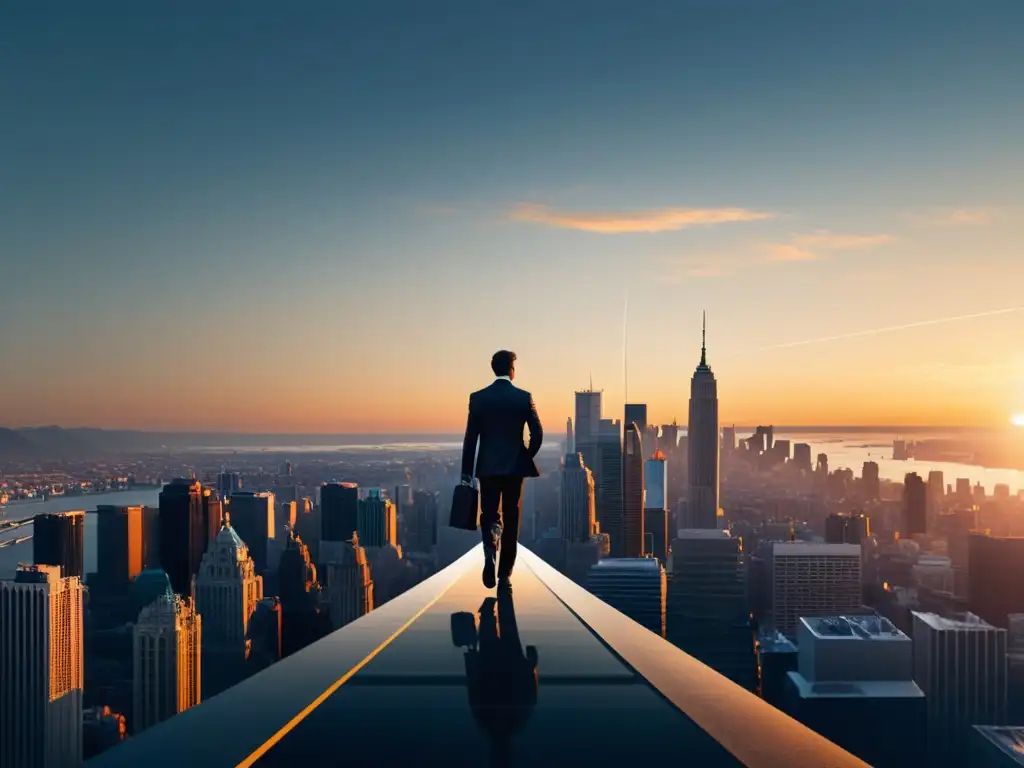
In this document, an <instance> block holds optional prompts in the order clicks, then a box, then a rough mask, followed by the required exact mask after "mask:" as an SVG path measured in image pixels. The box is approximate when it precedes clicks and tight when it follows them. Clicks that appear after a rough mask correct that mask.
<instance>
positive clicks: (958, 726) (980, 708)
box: [912, 611, 1007, 768]
mask: <svg viewBox="0 0 1024 768" xmlns="http://www.w3.org/2000/svg"><path fill="white" fill-rule="evenodd" d="M912 616H913V620H914V681H915V682H916V683H917V684H918V685H919V686H920V687H921V690H922V691H924V694H925V696H926V697H927V701H928V707H927V717H928V736H927V739H928V765H929V766H933V767H934V766H949V768H953V767H954V766H963V765H969V764H970V762H969V760H968V759H967V754H966V748H967V746H968V738H969V736H970V729H971V726H973V725H977V724H985V725H1004V724H1005V723H1006V669H1007V661H1006V630H1005V629H996V628H995V627H992V626H991V625H989V624H988V623H986V622H985V621H983V620H982V619H980V618H979V617H977V616H975V615H974V614H972V613H968V614H967V615H966V616H963V617H962V618H943V617H941V616H938V615H936V614H934V613H918V612H916V611H915V612H913V613H912Z"/></svg>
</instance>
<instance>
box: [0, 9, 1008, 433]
mask: <svg viewBox="0 0 1024 768" xmlns="http://www.w3.org/2000/svg"><path fill="white" fill-rule="evenodd" d="M635 5H636V6H640V7H639V8H635V7H632V6H635ZM1022 21H1024V5H1022V4H1021V3H1019V2H1015V1H1014V0H1005V1H1003V2H998V1H994V2H980V3H961V2H942V1H938V2H937V1H935V0H932V1H930V2H916V1H915V2H899V3H893V2H854V3H821V2H787V3H775V2H768V1H767V0H761V1H754V0H751V1H750V2H733V1H729V0H726V1H720V2H712V1H711V0H707V1H706V2H654V1H652V2H644V3H626V2H615V3H612V2H605V1H603V0H587V1H586V2H583V1H582V0H581V1H579V2H570V1H567V0H563V1H562V2H548V3H539V2H525V3H516V4H508V3H506V4H498V3H490V2H482V1H475V2H470V1H469V0H467V1H466V2H432V3H424V2H402V3H399V2H387V1H386V0H376V1H375V2H368V3H342V2H311V1H309V2H302V3H299V4H293V5H291V6H290V5H288V4H282V3H269V2H245V3H242V2H216V3H210V2H175V3H169V2H168V3H158V2H152V3H137V2H117V3H115V2H98V3H90V4H88V5H87V6H86V5H83V4H80V3H61V4H56V3H46V2H39V3H31V4H23V5H22V6H21V7H18V6H14V7H6V8H5V9H4V10H2V11H0V73H3V74H0V103H2V104H4V105H6V107H5V110H4V112H5V114H4V119H3V121H2V123H0V125H2V128H0V168H2V171H0V174H2V176H0V221H3V222H4V224H3V226H2V227H0V290H2V302H0V323H2V327H3V328H4V329H5V331H4V333H3V335H2V337H0V358H2V359H3V361H4V364H5V368H6V369H7V370H8V371H9V372H10V374H11V375H10V377H9V379H8V383H9V386H5V387H3V388H2V391H0V422H8V423H11V424H22V423H49V422H59V423H68V424H72V423H76V424H95V425H100V426H104V425H111V426H113V425H117V426H140V427H164V428H166V427H181V428H198V427H203V426H209V427H211V428H238V429H246V428H251V429H253V430H258V429H265V428H275V429H282V430H286V429H295V430H305V431H309V430H311V429H313V430H316V429H323V431H339V430H341V431H344V430H347V429H351V430H352V431H363V430H366V429H373V428H374V427H376V426H380V427H381V428H382V429H384V428H389V427H396V428H405V426H406V425H411V426H416V425H420V426H422V427H423V428H424V429H435V428H444V427H449V426H457V423H458V422H459V421H460V420H461V418H462V410H463V409H464V399H465V392H466V391H467V390H468V389H470V388H473V387H475V386H478V385H479V384H481V383H485V381H486V378H487V375H486V374H487V370H486V361H487V359H488V358H489V355H490V352H491V351H493V348H496V347H499V346H513V347H514V348H516V349H517V351H518V352H519V354H520V357H521V360H522V362H521V369H522V378H523V381H524V385H525V386H529V387H530V388H531V389H533V390H534V391H535V392H536V393H537V394H538V399H539V401H541V402H542V404H544V405H546V406H547V409H548V410H549V411H550V412H552V413H553V414H554V413H557V414H558V417H557V418H558V420H559V421H560V420H561V418H562V416H563V414H565V413H568V412H569V410H570V408H569V401H570V399H571V390H572V388H573V387H574V386H581V385H582V384H584V383H585V382H586V380H587V376H588V375H589V374H590V373H591V372H593V373H594V374H595V379H596V380H597V381H598V382H600V383H603V385H604V386H606V388H607V390H608V393H609V396H608V401H609V402H610V403H613V402H614V401H615V399H616V397H617V398H618V401H619V402H621V397H622V395H621V380H622V372H621V368H622V353H621V345H622V339H621V334H622V315H623V311H622V309H623V303H624V301H625V298H626V296H627V295H628V296H629V301H630V324H631V327H632V328H633V329H635V330H633V331H631V334H632V338H631V342H630V348H631V364H630V368H631V374H630V379H631V382H633V391H634V392H637V393H638V395H640V396H643V397H647V398H648V399H650V400H651V403H652V409H653V411H654V413H655V414H658V415H660V416H662V417H664V418H670V417H671V416H672V415H673V414H678V415H682V414H683V413H685V389H686V386H685V384H686V378H687V377H688V376H689V374H690V373H691V372H692V367H693V365H694V364H695V363H696V357H695V356H696V350H697V347H698V346H699V317H700V311H701V309H703V308H704V307H706V308H707V309H708V310H709V312H710V316H711V323H712V325H711V342H712V344H713V347H712V349H713V350H715V351H716V352H719V353H720V354H721V357H722V362H721V365H720V366H719V367H718V368H716V371H718V373H719V376H720V378H722V379H723V383H722V386H723V412H724V416H725V418H729V417H730V416H732V417H734V418H736V419H740V420H744V419H750V420H757V419H761V418H762V417H763V420H769V419H771V418H774V417H775V416H777V417H778V419H779V420H785V421H790V422H791V423H792V421H793V420H796V421H802V422H803V423H813V422H814V421H820V420H822V419H825V420H831V417H830V415H829V414H830V411H829V410H828V408H823V407H816V408H815V409H810V410H808V408H807V407H805V406H806V404H805V403H802V402H800V401H802V400H804V399H805V398H800V397H796V398H794V396H793V381H792V379H791V376H792V373H791V372H792V371H793V370H796V369H799V370H803V371H806V372H807V375H808V376H809V377H810V379H809V382H808V386H809V387H810V388H812V389H820V386H821V385H822V383H823V382H835V381H842V380H848V381H850V382H852V383H851V384H850V385H849V386H850V387H851V388H854V389H851V390H850V393H856V392H860V393H867V392H868V390H865V389H864V387H865V386H868V383H867V382H865V381H862V378H863V371H864V370H865V366H866V365H868V364H869V363H872V362H874V363H875V364H877V361H879V360H883V361H885V365H886V366H888V367H889V368H890V369H893V370H897V373H896V374H894V376H895V379H898V381H899V382H902V383H898V384H896V385H891V386H890V388H889V389H886V390H885V391H886V392H887V393H888V394H890V395H892V401H891V402H892V405H891V407H888V408H881V409H879V408H878V407H876V408H875V409H874V410H872V409H871V408H866V409H865V410H864V411H863V412H862V413H861V414H860V415H859V416H858V415H856V414H853V415H850V414H846V413H845V411H844V412H843V414H840V412H839V411H835V414H834V419H840V418H841V415H842V420H844V421H850V420H857V419H863V420H866V421H869V422H871V421H876V420H878V419H883V418H885V419H888V418H897V417H898V416H899V415H900V414H901V413H904V411H901V410H900V409H901V408H904V409H905V408H907V407H909V406H911V405H914V404H915V403H918V402H919V401H920V397H917V396H916V395H917V394H919V393H920V388H921V387H922V386H923V385H924V384H928V385H929V386H930V387H932V388H933V389H934V387H935V381H936V380H938V379H941V380H942V381H943V382H945V383H944V384H943V385H942V386H941V387H939V389H940V390H941V391H940V392H939V393H938V394H936V396H935V397H936V398H937V399H936V400H935V402H931V401H929V404H928V407H927V408H925V407H924V406H920V408H919V409H918V410H920V412H918V411H913V410H912V411H909V412H906V415H907V420H908V421H912V420H918V421H929V420H930V421H933V422H934V421H939V422H941V421H942V419H941V418H939V416H940V415H941V414H942V413H943V411H944V409H945V410H946V411H948V412H949V413H950V420H952V421H960V420H964V419H976V420H985V419H992V420H999V419H1001V418H1002V417H1003V411H1005V410H1006V408H1010V409H1017V408H1020V409H1024V381H1022V382H1021V386H1018V385H1017V384H1016V383H1014V382H1017V379H1016V378H1013V377H1008V376H1007V374H1006V366H1010V367H1011V369H1012V370H1013V371H1016V370H1017V368H1014V367H1013V366H1018V364H1019V363H1021V362H1022V361H1021V359H1020V349H1019V346H1014V341H1013V340H1014V339H1019V338H1021V336H1020V334H1019V332H1020V331H1021V330H1024V324H1022V316H1021V315H1018V314H1008V315H998V316H994V317H991V318H987V319H986V318H982V319H977V320H969V321H964V323H960V324H948V325H945V324H944V325H939V326H929V327H924V328H921V329H918V330H912V331H905V332H904V331H900V332H893V333H888V334H881V335H879V336H878V337H877V338H873V337H871V338H868V339H867V340H866V341H854V340H851V341H850V342H848V343H843V344H842V345H840V346H838V347H837V346H836V345H834V344H831V343H829V344H823V345H809V346H807V347H798V348H794V349H792V350H787V351H786V352H785V353H784V354H783V353H779V354H778V355H772V356H769V357H767V358H766V357H765V356H764V355H759V356H755V357H756V359H754V357H747V356H746V355H744V354H743V353H744V351H748V350H755V349H759V348H761V347H764V346H769V345H771V344H773V343H775V342H779V341H781V342H788V341H793V340H801V339H810V338H814V337H817V336H830V335H836V334H843V333H847V332H851V331H858V330H863V329H865V328H869V329H870V328H875V327H878V328H883V327H888V326H891V325H899V324H904V323H909V322H914V321H917V320H921V319H928V318H941V317H946V316H958V315H961V314H969V313H975V312H983V311H987V310H992V309H999V308H1006V307H1012V306H1016V305H1017V304H1024V301H1021V300H1020V295H1019V285H1020V279H1021V278H1022V277H1024V267H1022V263H1024V257H1022V255H1021V253H1020V244H1021V235H1022V233H1024V230H1022V227H1021V218H1020V212H1021V208H1020V206H1021V204H1022V200H1021V189H1022V186H1021V184H1020V179H1021V178H1022V177H1024V174H1022V171H1024V99H1021V98H1020V94H1021V93H1024V46H1021V45H1020V41H1019V37H1018V34H1017V33H1018V31H1019V29H1021V22H1022ZM723 212H724V213H723ZM708 222H717V223H708ZM979 338H980V339H982V340H984V343H981V344H979V341H978V340H979ZM908 350H914V352H913V353H910V352H908ZM947 357H948V358H949V360H946V358H947ZM936 360H939V361H941V362H942V364H943V365H946V364H947V363H948V362H949V361H954V362H956V363H957V364H962V365H969V366H974V367H975V368H977V366H984V367H986V370H987V373H986V374H985V375H984V376H982V379H983V380H984V381H986V382H990V385H991V387H992V389H991V390H990V391H989V395H990V397H989V401H990V402H991V401H992V398H995V400H996V401H997V402H998V408H999V413H998V414H996V413H995V411H993V414H992V415H987V412H986V411H984V408H981V409H980V410H979V408H980V406H978V404H977V403H974V404H972V402H971V401H970V399H969V395H970V393H969V392H967V391H966V389H965V387H964V386H962V385H961V384H951V383H949V382H956V381H961V379H958V378H957V375H958V374H952V373H948V372H947V373H943V374H937V373H936V371H935V370H934V365H935V364H936ZM712 364H713V365H714V356H712ZM531 366H532V367H531ZM904 369H905V372H904V373H903V374H899V373H898V371H902V370H904ZM409 370H412V371H416V372H422V373H416V374H413V378H419V377H420V376H422V377H423V378H425V379H427V380H428V383H427V384H425V385H424V386H417V387H416V388H415V390H416V391H415V392H414V393H413V394H411V395H410V393H409V391H408V389H409V386H408V383H407V382H408V379H409V378H410V374H409V373H408V372H407V371H409ZM1016 375H1017V374H1016V373H1014V374H1013V376H1016ZM901 376H902V378H901ZM963 377H964V380H970V381H975V382H976V381H978V375H977V371H976V370H974V369H972V372H971V373H970V374H963ZM1011 379H1012V382H1011ZM69 380H70V381H69ZM72 382H73V383H72ZM755 384H756V385H755ZM892 387H895V389H892ZM616 388H618V389H616ZM644 392H649V394H648V395H644V394H643V393H644ZM837 398H838V399H842V400H844V401H848V398H847V397H846V396H845V395H839V394H837ZM865 399H867V400H872V399H874V398H872V397H870V396H868V395H867V394H865ZM1017 401H1020V402H1019V403H1017ZM617 407H618V406H615V408H617ZM844 407H846V406H844ZM915 407H916V406H915ZM972 408H974V409H975V410H974V411H972V410H971V409H972ZM801 409H802V410H801ZM921 409H923V410H921ZM847 410H848V408H847ZM975 411H977V412H975ZM858 413H859V412H858ZM553 418H554V417H553Z"/></svg>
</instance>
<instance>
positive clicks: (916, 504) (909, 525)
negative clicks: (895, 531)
mask: <svg viewBox="0 0 1024 768" xmlns="http://www.w3.org/2000/svg"><path fill="white" fill-rule="evenodd" d="M903 525H904V530H903V532H902V533H903V535H904V536H906V537H908V538H909V537H910V536H912V535H913V534H915V533H926V532H927V531H928V490H927V488H926V487H925V484H924V480H922V479H921V476H920V475H918V474H917V472H909V473H907V475H906V477H904V478H903Z"/></svg>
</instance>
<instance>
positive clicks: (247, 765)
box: [236, 550, 472, 768]
mask: <svg viewBox="0 0 1024 768" xmlns="http://www.w3.org/2000/svg"><path fill="white" fill-rule="evenodd" d="M471 551H472V550H471ZM461 578H462V574H460V575H459V576H458V577H457V578H455V579H453V580H452V581H451V583H450V584H448V585H447V586H446V587H445V588H444V589H442V590H441V591H440V592H438V593H437V595H436V596H434V598H433V599H432V600H431V601H430V602H429V603H427V604H426V605H424V606H423V607H422V608H420V609H419V610H418V611H416V613H414V614H413V615H412V617H411V618H410V619H409V620H408V621H407V622H405V624H403V625H402V626H400V627H399V628H398V629H396V630H395V631H394V632H393V633H392V635H391V636H390V637H389V638H388V639H387V640H385V641H384V642H383V643H381V644H380V645H378V646H377V647H376V648H374V649H373V650H372V651H370V653H369V654H367V656H366V658H365V659H363V660H362V661H360V662H359V663H358V664H356V665H355V666H354V667H352V669H350V670H349V671H348V672H346V673H345V674H344V675H342V676H341V677H339V678H338V679H337V680H335V681H334V682H333V683H331V684H330V685H329V686H328V687H327V690H325V691H324V692H323V693H321V694H320V695H319V696H317V697H316V698H315V699H313V701H311V702H310V703H309V704H308V705H306V707H305V708H304V709H303V710H302V711H301V712H299V714H297V715H296V716H295V717H293V718H292V719H291V720H289V721H288V722H287V723H285V724H284V725H283V726H281V728H280V729H279V730H278V731H277V733H275V734H274V735H273V736H271V737H270V738H269V739H267V740H266V741H265V742H263V744H261V745H260V746H259V747H257V748H256V750H255V751H254V752H253V753H252V754H251V755H249V756H248V757H247V758H245V759H244V760H243V761H242V762H240V763H239V764H238V765H237V766H236V768H251V766H253V765H254V764H255V763H256V761H257V760H259V759H260V758H261V757H263V756H264V755H265V754H267V752H269V751H270V750H271V749H273V747H274V746H275V745H276V744H277V743H278V742H280V741H281V739H283V738H284V737H285V736H287V735H288V734H289V733H291V732H292V731H293V730H295V727H296V726H297V725H298V724H299V723H301V722H302V721H303V720H305V719H306V718H307V717H309V716H310V715H311V714H312V713H313V710H315V709H316V708H317V707H319V706H320V705H321V704H323V703H324V702H325V701H327V699H329V698H330V697H331V695H332V694H333V693H334V692H335V691H337V690H338V689H339V688H341V686H343V685H344V684H345V683H347V682H348V681H349V680H350V679H352V676H353V675H355V674H356V673H357V672H358V671H359V670H361V669H362V668H363V667H365V666H366V665H367V664H369V663H370V662H371V661H373V659H374V657H376V656H377V654H378V653H380V652H381V651H383V650H384V649H385V648H387V647H388V646H389V645H390V644H391V643H392V642H393V641H394V639H395V638H396V637H398V636H399V635H400V634H402V633H403V632H404V631H405V630H407V629H408V628H409V626H410V625H411V624H412V623H413V622H414V621H416V619H418V618H419V617H420V616H422V615H423V614H424V613H426V612H427V611H428V610H429V609H430V608H431V607H432V606H433V605H434V603H436V602H437V601H438V600H440V599H441V598H442V597H443V596H444V594H445V593H446V592H447V591H448V590H449V589H451V588H452V586H454V584H455V582H457V581H459V579H461Z"/></svg>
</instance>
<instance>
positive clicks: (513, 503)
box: [498, 477, 523, 579]
mask: <svg viewBox="0 0 1024 768" xmlns="http://www.w3.org/2000/svg"><path fill="white" fill-rule="evenodd" d="M522 496H523V478H521V477H507V478H502V481H501V558H500V560H499V561H498V578H499V579H502V578H503V579H507V578H508V577H509V576H511V575H512V569H513V568H514V567H515V564H516V549H517V548H518V545H519V518H520V515H519V508H520V503H521V500H522Z"/></svg>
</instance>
